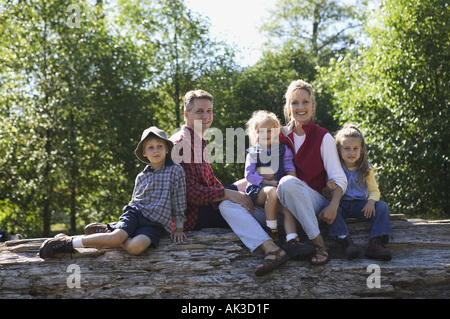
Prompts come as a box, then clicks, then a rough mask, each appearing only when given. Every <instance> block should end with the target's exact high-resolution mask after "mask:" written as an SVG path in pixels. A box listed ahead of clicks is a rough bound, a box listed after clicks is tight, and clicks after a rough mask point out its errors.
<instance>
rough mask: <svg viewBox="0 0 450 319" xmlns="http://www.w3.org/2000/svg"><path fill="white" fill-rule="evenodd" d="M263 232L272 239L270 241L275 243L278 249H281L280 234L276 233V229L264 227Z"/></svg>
mask: <svg viewBox="0 0 450 319" xmlns="http://www.w3.org/2000/svg"><path fill="white" fill-rule="evenodd" d="M265 231H266V232H267V234H268V235H269V236H270V238H272V240H273V241H274V242H275V244H276V245H277V246H278V247H280V248H283V247H282V246H283V243H282V241H281V240H280V234H279V232H278V229H271V228H269V227H265Z"/></svg>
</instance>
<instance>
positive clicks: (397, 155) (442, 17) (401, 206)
mask: <svg viewBox="0 0 450 319" xmlns="http://www.w3.org/2000/svg"><path fill="white" fill-rule="evenodd" d="M374 14H375V16H374V17H373V20H372V21H376V22H377V23H376V24H374V23H372V24H369V27H368V30H367V31H368V33H369V35H370V40H371V44H370V45H368V46H366V47H364V48H360V49H359V50H358V52H352V53H351V54H348V55H347V56H346V57H345V58H344V59H342V60H340V61H334V62H332V64H331V67H330V68H328V69H326V68H323V69H322V70H321V74H322V80H321V81H323V82H324V83H327V85H328V86H329V91H330V92H333V94H334V97H335V99H336V101H335V105H336V106H337V108H338V109H339V110H340V111H339V113H338V116H339V117H340V122H341V123H345V122H348V121H352V122H355V123H357V124H358V125H359V126H361V127H362V128H363V129H364V131H365V135H366V138H367V141H368V144H369V145H370V158H371V160H372V161H373V162H374V163H375V164H376V165H377V166H381V167H382V169H381V170H380V171H379V173H378V175H379V183H380V188H381V191H382V194H383V198H384V200H385V201H387V202H388V203H389V204H390V207H391V209H392V211H393V212H398V213H406V214H408V215H416V216H417V215H421V216H425V215H428V216H433V217H435V218H438V217H442V216H446V217H448V216H449V215H450V205H449V201H448V196H447V193H448V191H449V187H448V186H447V184H446V182H445V180H444V178H443V177H445V176H448V175H449V173H450V172H449V156H450V154H449V149H450V148H449V147H450V145H449V140H450V133H449V130H448V127H449V103H450V100H449V97H450V85H449V83H450V74H449V72H450V56H449V52H450V45H449V37H450V28H449V25H448V23H449V21H450V8H449V6H448V3H446V1H438V0H436V1H414V2H411V1H406V0H391V1H385V2H383V5H382V6H381V9H380V10H379V11H377V12H376V13H374Z"/></svg>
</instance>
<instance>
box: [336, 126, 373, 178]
mask: <svg viewBox="0 0 450 319" xmlns="http://www.w3.org/2000/svg"><path fill="white" fill-rule="evenodd" d="M334 138H335V140H336V147H337V150H338V153H339V157H341V147H342V143H343V141H344V140H345V139H347V138H356V139H359V141H360V144H361V156H360V157H359V159H358V161H357V162H356V166H357V168H358V184H361V183H362V182H363V181H364V180H365V179H366V177H367V176H369V173H370V170H371V169H373V167H372V166H371V165H370V164H369V162H368V160H367V148H366V143H365V141H364V135H363V134H362V133H361V131H360V130H359V128H357V127H356V126H355V125H353V124H345V125H344V126H343V127H342V128H341V129H340V130H339V131H337V132H336V134H335V136H334ZM341 160H342V157H341Z"/></svg>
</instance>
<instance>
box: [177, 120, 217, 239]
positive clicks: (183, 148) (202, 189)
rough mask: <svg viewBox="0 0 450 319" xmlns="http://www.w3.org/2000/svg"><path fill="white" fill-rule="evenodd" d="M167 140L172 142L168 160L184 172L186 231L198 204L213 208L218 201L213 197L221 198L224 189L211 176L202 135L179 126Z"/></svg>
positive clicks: (211, 170) (196, 214) (194, 216)
mask: <svg viewBox="0 0 450 319" xmlns="http://www.w3.org/2000/svg"><path fill="white" fill-rule="evenodd" d="M170 139H171V140H172V142H173V143H174V145H175V146H174V152H172V159H173V161H174V162H176V163H179V164H180V165H181V166H182V167H183V169H184V172H185V175H186V192H187V209H186V211H185V216H186V221H185V222H184V230H185V231H189V230H193V229H194V227H195V225H196V223H197V217H198V209H199V207H200V206H204V205H209V204H213V205H214V206H215V207H217V206H218V204H219V203H218V202H213V200H216V199H220V198H223V197H224V196H225V189H224V187H223V186H222V184H221V183H220V182H219V181H218V180H217V178H216V177H215V176H214V172H213V169H212V167H211V165H210V164H209V158H208V154H207V152H206V151H205V146H206V141H205V140H204V139H203V138H200V137H199V136H198V135H197V134H195V133H194V131H193V130H192V129H191V128H189V127H187V126H186V125H183V126H182V127H181V130H180V131H179V132H178V133H176V134H174V135H173V136H172V137H171V138H170ZM202 155H203V156H202Z"/></svg>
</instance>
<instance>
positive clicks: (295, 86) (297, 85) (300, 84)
mask: <svg viewBox="0 0 450 319" xmlns="http://www.w3.org/2000/svg"><path fill="white" fill-rule="evenodd" d="M298 90H305V91H306V92H308V93H309V98H310V99H311V103H312V105H313V107H314V111H313V117H314V114H315V112H316V108H315V105H316V99H315V98H314V90H313V88H312V85H311V84H309V83H306V82H305V81H303V80H297V81H293V82H291V84H290V85H289V87H288V88H287V90H286V94H285V95H284V98H285V99H286V104H285V105H284V119H285V121H286V125H289V124H291V122H293V119H292V116H291V108H290V104H291V96H292V93H294V92H296V91H298Z"/></svg>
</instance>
